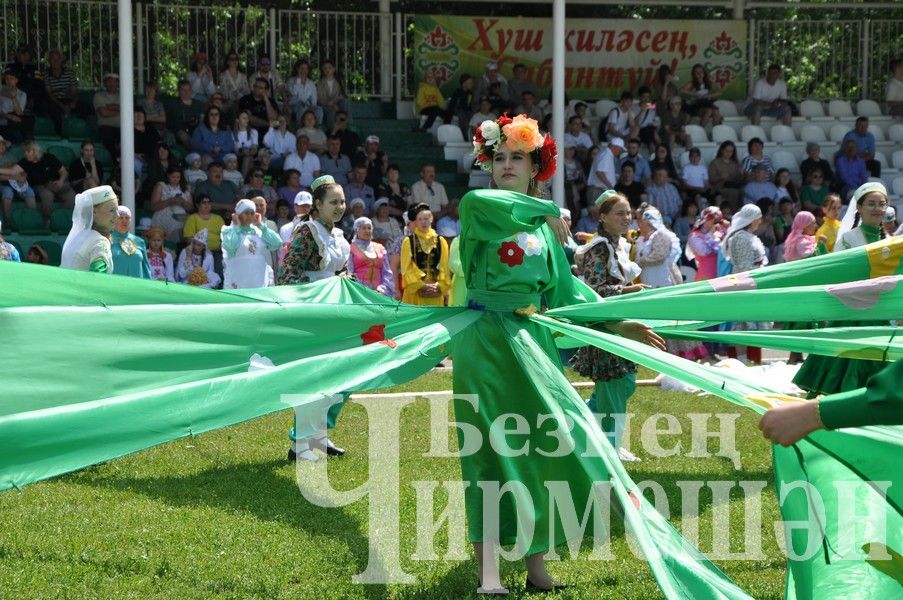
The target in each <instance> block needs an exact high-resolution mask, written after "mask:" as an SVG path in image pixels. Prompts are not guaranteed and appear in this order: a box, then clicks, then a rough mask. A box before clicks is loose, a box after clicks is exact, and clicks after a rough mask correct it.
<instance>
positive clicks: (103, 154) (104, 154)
mask: <svg viewBox="0 0 903 600" xmlns="http://www.w3.org/2000/svg"><path fill="white" fill-rule="evenodd" d="M176 148H179V146H178V145H176V146H173V147H172V148H171V149H170V153H171V154H172V155H173V156H175V157H176V158H178V159H179V160H181V159H182V158H183V157H181V156H177V155H176ZM94 158H96V159H97V160H98V161H100V164H102V165H103V169H104V171H105V172H107V173H109V172H110V171H111V170H112V169H113V155H112V154H110V151H109V150H107V147H106V146H104V145H103V144H94Z"/></svg>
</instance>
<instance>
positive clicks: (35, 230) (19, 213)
mask: <svg viewBox="0 0 903 600" xmlns="http://www.w3.org/2000/svg"><path fill="white" fill-rule="evenodd" d="M13 223H14V224H15V226H16V230H17V231H18V232H19V233H21V234H23V235H47V234H49V233H50V230H49V229H47V227H45V226H44V215H42V214H41V211H39V210H37V209H35V208H28V207H26V206H20V207H18V208H14V209H13Z"/></svg>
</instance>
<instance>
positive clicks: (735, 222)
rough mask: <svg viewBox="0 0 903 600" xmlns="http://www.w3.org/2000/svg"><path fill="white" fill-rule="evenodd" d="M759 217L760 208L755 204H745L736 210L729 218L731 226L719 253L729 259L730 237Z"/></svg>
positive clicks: (760, 213)
mask: <svg viewBox="0 0 903 600" xmlns="http://www.w3.org/2000/svg"><path fill="white" fill-rule="evenodd" d="M761 218H762V209H760V208H759V207H758V206H756V205H755V204H747V205H745V206H744V207H743V208H741V209H740V210H738V211H737V214H735V215H734V216H733V218H731V226H730V227H729V228H728V230H727V234H726V235H725V236H724V241H722V242H721V253H722V254H724V258H725V259H727V260H730V258H731V250H730V243H729V242H730V239H731V237H732V236H733V235H734V234H735V233H737V232H738V231H741V230H743V229H746V228H747V227H749V226H750V225H751V224H752V222H753V221H755V220H756V219H761Z"/></svg>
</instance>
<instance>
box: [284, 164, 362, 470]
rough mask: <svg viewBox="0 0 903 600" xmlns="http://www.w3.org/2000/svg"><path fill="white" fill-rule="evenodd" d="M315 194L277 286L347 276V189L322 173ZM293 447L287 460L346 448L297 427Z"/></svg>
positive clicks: (332, 418) (334, 412)
mask: <svg viewBox="0 0 903 600" xmlns="http://www.w3.org/2000/svg"><path fill="white" fill-rule="evenodd" d="M310 189H311V194H312V196H313V202H314V206H313V210H312V211H311V214H312V215H313V214H316V218H313V219H308V220H306V221H302V222H301V223H300V224H299V225H298V227H296V228H295V233H294V236H293V238H292V242H291V245H290V246H289V247H288V249H287V250H286V252H285V258H284V259H283V261H282V265H281V266H280V267H279V273H278V275H277V277H276V283H277V284H278V285H299V284H303V283H309V282H312V281H322V280H324V279H329V278H330V277H336V276H338V275H346V274H347V272H348V270H347V265H348V259H349V258H350V256H351V247H350V246H349V245H348V241H347V240H346V239H345V236H344V234H343V233H342V230H341V229H340V228H339V227H338V226H337V225H338V223H339V222H340V221H341V219H342V215H344V214H345V192H344V190H343V189H342V186H341V185H339V184H337V183H336V181H335V179H333V177H332V176H331V175H322V176H320V177H317V178H316V179H314V180H313V182H311V184H310ZM345 400H347V395H345V398H344V400H343V401H342V402H338V403H336V404H334V405H332V406H331V407H330V409H329V412H328V413H327V415H326V428H327V430H329V429H334V428H335V424H336V420H337V419H338V416H339V412H340V411H341V410H342V406H344V404H345ZM289 439H290V440H292V446H291V448H289V451H288V459H289V460H296V459H298V458H300V459H303V460H310V461H315V460H317V459H318V457H317V455H316V454H315V453H314V452H313V451H312V450H311V449H312V448H316V449H320V450H323V451H324V452H326V453H327V454H328V455H331V456H341V455H343V454H345V450H344V449H342V448H339V447H338V446H336V445H335V444H333V443H332V440H330V439H329V436H325V437H322V438H297V437H296V435H295V428H294V427H292V429H291V431H290V432H289Z"/></svg>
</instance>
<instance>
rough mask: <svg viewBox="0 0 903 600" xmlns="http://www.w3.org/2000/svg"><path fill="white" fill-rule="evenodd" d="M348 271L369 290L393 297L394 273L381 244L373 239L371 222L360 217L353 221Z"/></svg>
mask: <svg viewBox="0 0 903 600" xmlns="http://www.w3.org/2000/svg"><path fill="white" fill-rule="evenodd" d="M348 273H349V274H351V275H354V278H355V279H357V281H358V282H359V283H362V284H364V285H365V286H367V287H368V288H370V289H371V290H376V291H377V292H379V293H380V294H385V295H386V296H389V297H390V298H394V297H395V275H394V274H393V273H392V267H390V266H389V256H388V253H387V252H386V249H385V248H384V247H383V245H382V244H378V243H377V242H374V241H373V222H372V221H371V220H370V219H368V218H367V217H360V218H358V219H357V220H356V221H355V222H354V238H353V239H352V240H351V256H350V258H349V260H348Z"/></svg>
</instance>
